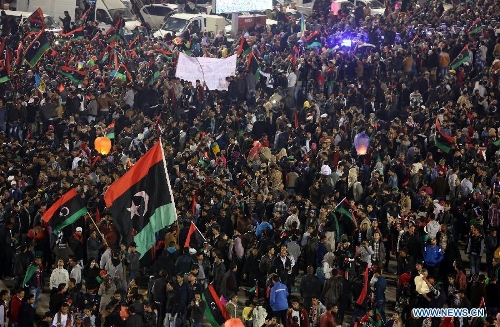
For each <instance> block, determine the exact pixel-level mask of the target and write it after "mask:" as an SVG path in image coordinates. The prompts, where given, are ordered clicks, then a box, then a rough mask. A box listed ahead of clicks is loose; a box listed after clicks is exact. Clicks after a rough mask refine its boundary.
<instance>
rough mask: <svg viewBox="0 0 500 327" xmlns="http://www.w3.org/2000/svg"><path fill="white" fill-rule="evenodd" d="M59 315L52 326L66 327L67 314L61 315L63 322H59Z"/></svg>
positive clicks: (55, 317)
mask: <svg viewBox="0 0 500 327" xmlns="http://www.w3.org/2000/svg"><path fill="white" fill-rule="evenodd" d="M58 315H59V312H58V313H56V315H55V316H54V319H53V320H52V326H57V325H58V324H60V325H59V326H61V327H66V324H67V322H68V314H67V313H65V314H62V313H61V314H60V315H61V321H57V316H58Z"/></svg>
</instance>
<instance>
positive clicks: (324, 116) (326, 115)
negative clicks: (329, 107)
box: [320, 114, 328, 118]
mask: <svg viewBox="0 0 500 327" xmlns="http://www.w3.org/2000/svg"><path fill="white" fill-rule="evenodd" d="M320 117H321V118H326V117H328V114H321V116H320Z"/></svg>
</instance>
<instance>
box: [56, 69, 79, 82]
mask: <svg viewBox="0 0 500 327" xmlns="http://www.w3.org/2000/svg"><path fill="white" fill-rule="evenodd" d="M59 73H60V74H61V75H63V76H64V77H67V78H68V79H69V80H70V81H72V82H73V83H75V84H80V83H82V82H83V80H79V79H77V78H75V76H73V74H71V73H67V72H65V71H62V70H60V71H59Z"/></svg>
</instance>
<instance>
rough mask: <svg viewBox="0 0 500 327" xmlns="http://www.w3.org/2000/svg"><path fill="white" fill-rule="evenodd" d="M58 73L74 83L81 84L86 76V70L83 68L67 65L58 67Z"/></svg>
mask: <svg viewBox="0 0 500 327" xmlns="http://www.w3.org/2000/svg"><path fill="white" fill-rule="evenodd" d="M59 73H60V74H61V75H63V76H64V77H67V78H68V79H69V80H70V81H72V82H73V83H75V84H82V83H83V81H84V80H85V77H86V76H87V72H86V71H83V70H78V69H74V68H71V67H68V66H62V67H61V68H60V69H59Z"/></svg>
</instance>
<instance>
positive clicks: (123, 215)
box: [104, 142, 177, 257]
mask: <svg viewBox="0 0 500 327" xmlns="http://www.w3.org/2000/svg"><path fill="white" fill-rule="evenodd" d="M104 201H105V202H106V207H108V209H109V212H110V213H111V215H112V216H113V221H114V223H115V226H116V228H117V230H118V232H119V233H120V235H121V236H122V237H123V238H124V239H125V241H126V242H128V241H129V240H130V239H131V237H132V233H133V235H134V236H133V241H134V242H135V243H136V245H137V251H138V252H139V253H140V254H141V257H142V256H144V254H146V252H147V251H148V250H149V249H151V247H153V246H154V245H155V243H156V233H157V232H159V231H160V230H162V229H164V228H165V227H168V226H170V225H172V224H173V223H174V222H175V221H176V220H177V213H176V211H175V204H174V199H173V195H172V189H171V187H170V180H169V177H168V174H167V168H166V163H165V155H164V153H163V149H162V146H161V142H157V143H156V144H155V145H154V146H153V147H152V148H151V149H150V150H149V151H148V152H146V154H145V155H144V156H143V157H142V158H141V159H139V161H137V163H136V164H135V165H133V166H132V168H131V169H130V170H129V171H128V172H127V173H126V174H125V175H123V176H122V177H121V178H120V179H118V180H117V181H115V182H114V183H113V184H111V186H110V187H109V189H108V190H107V191H106V194H105V195H104Z"/></svg>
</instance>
